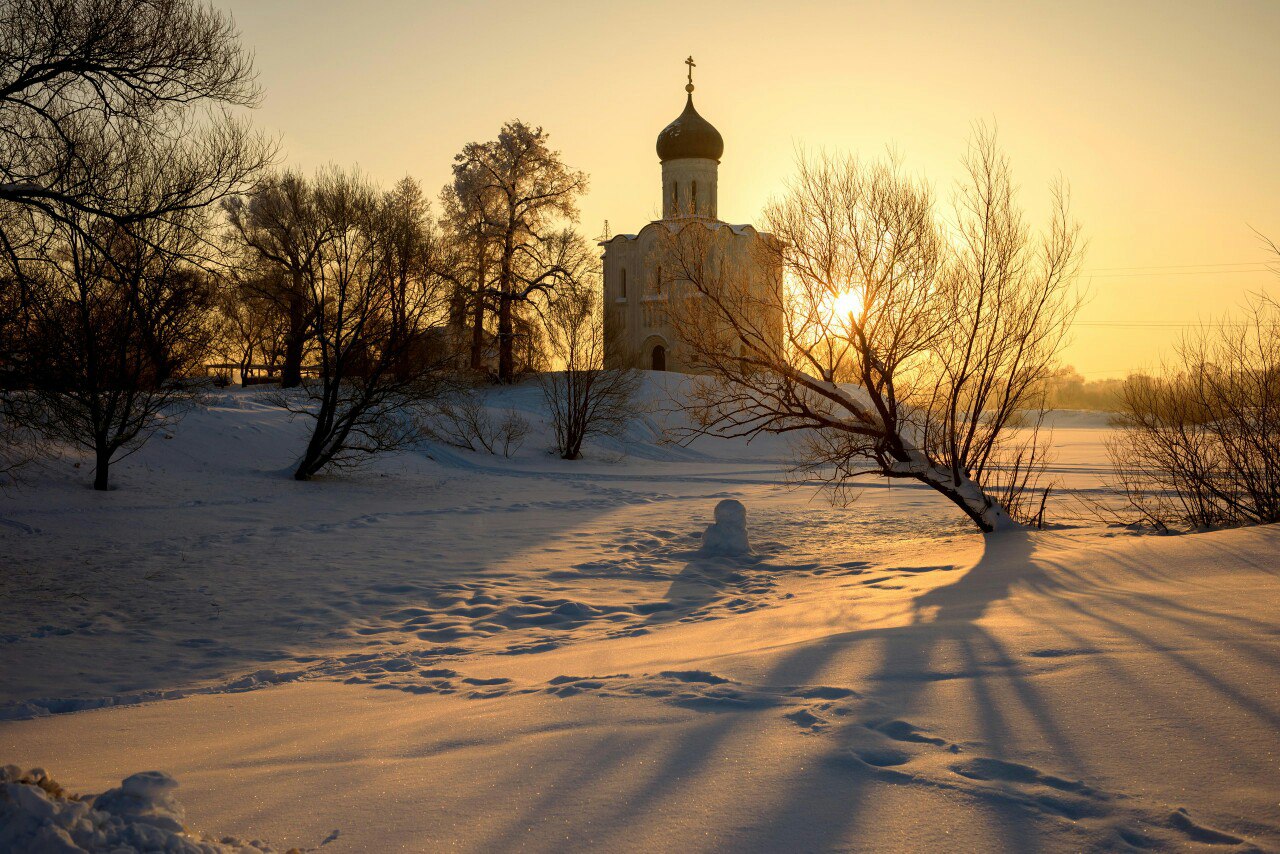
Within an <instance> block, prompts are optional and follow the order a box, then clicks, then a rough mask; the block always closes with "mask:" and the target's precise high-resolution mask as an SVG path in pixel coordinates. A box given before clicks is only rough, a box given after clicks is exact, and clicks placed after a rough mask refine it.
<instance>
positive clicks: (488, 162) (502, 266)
mask: <svg viewBox="0 0 1280 854" xmlns="http://www.w3.org/2000/svg"><path fill="white" fill-rule="evenodd" d="M453 171H454V184H453V190H454V194H455V195H456V196H457V197H458V200H459V207H460V209H461V210H462V211H465V216H464V217H463V222H464V223H474V227H475V228H476V229H477V231H476V235H475V238H474V244H475V248H476V256H477V261H476V264H477V267H478V268H479V269H480V270H481V275H480V276H479V277H478V278H477V283H476V287H477V300H479V299H480V295H481V294H483V295H485V296H487V297H488V299H489V300H491V301H492V304H493V305H494V309H495V313H496V315H497V328H498V379H499V381H500V382H512V381H513V380H514V378H515V373H516V361H515V353H516V325H517V317H516V314H517V312H519V311H520V307H522V306H525V305H527V304H529V303H530V302H532V301H533V300H535V299H539V298H544V297H546V295H547V294H549V293H551V292H552V291H554V289H555V287H556V285H557V284H559V283H560V281H562V280H563V279H564V277H565V275H566V271H565V269H564V268H563V267H562V266H561V264H562V262H563V260H564V253H565V252H566V251H567V250H569V249H570V248H571V247H572V246H573V244H574V241H575V239H576V237H575V235H574V234H573V233H572V231H571V230H569V229H568V228H567V227H566V224H568V223H573V222H575V221H576V220H577V217H578V207H577V204H578V198H579V197H580V196H581V195H582V194H583V193H585V192H586V189H587V176H586V174H585V173H582V172H578V171H576V170H573V169H570V168H569V167H568V166H566V165H565V164H564V162H563V161H562V160H561V159H560V153H559V152H558V151H555V150H553V149H552V148H551V147H550V145H549V144H548V135H547V134H546V133H545V132H544V131H543V130H542V128H533V127H530V126H529V125H527V124H525V123H524V122H520V121H511V122H507V123H506V124H505V125H503V127H502V131H501V132H500V133H499V134H498V138H497V139H495V140H491V141H489V142H483V143H479V142H472V143H468V144H467V145H466V146H465V147H464V148H463V149H462V152H461V153H460V154H458V155H457V156H456V157H455V158H454V166H453ZM466 227H470V226H464V228H466ZM464 233H465V232H464ZM488 252H492V253H493V257H492V261H490V262H486V261H485V260H484V259H485V258H486V257H488V256H487V254H486V253H488ZM486 264H489V265H491V268H490V267H487V266H486ZM485 269H491V272H490V273H489V274H488V277H485V276H484V275H483V271H484V270H485ZM476 305H477V308H476V312H477V316H478V317H482V316H483V310H484V304H483V303H481V302H477V303H476ZM474 329H476V330H479V329H480V324H477V325H476V326H475V327H474ZM476 334H480V333H479V332H477V333H476Z"/></svg>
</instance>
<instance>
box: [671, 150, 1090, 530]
mask: <svg viewBox="0 0 1280 854" xmlns="http://www.w3.org/2000/svg"><path fill="white" fill-rule="evenodd" d="M964 163H965V166H966V175H965V179H964V180H963V181H961V182H960V184H959V186H958V187H957V191H956V204H955V209H954V214H953V216H952V218H951V219H952V222H953V225H951V226H945V225H944V224H943V221H942V219H941V218H940V217H939V216H938V214H937V212H936V211H935V205H934V201H933V198H932V196H931V193H930V191H929V188H928V187H927V185H925V184H924V183H923V182H921V181H918V180H915V179H912V178H910V177H908V176H907V175H905V174H904V173H903V172H902V170H901V169H900V167H898V166H897V165H896V164H895V163H893V162H885V163H865V162H862V161H860V160H857V159H855V158H846V159H840V158H835V157H817V158H802V159H801V160H800V162H799V165H798V173H797V175H796V177H795V178H794V180H792V182H791V183H790V184H789V186H788V187H787V191H786V192H785V194H784V195H783V196H782V197H781V198H780V199H779V200H777V201H776V202H774V203H772V204H771V205H770V206H769V207H768V208H767V210H766V213H765V221H766V227H767V229H768V230H769V231H770V232H772V234H773V238H772V239H762V240H760V241H758V242H757V243H756V251H757V252H759V253H761V254H762V256H763V257H761V258H759V259H757V261H758V262H760V263H757V264H754V265H751V267H752V268H753V269H763V270H771V271H773V274H772V276H771V277H770V278H769V279H768V280H767V281H759V280H758V279H751V278H748V276H747V275H745V274H744V272H743V269H740V267H745V266H746V265H735V264H734V263H733V261H732V258H731V257H730V256H726V255H725V254H724V253H723V252H719V251H717V246H716V243H717V241H718V240H720V239H721V234H720V230H718V229H716V228H714V227H708V225H707V224H705V223H702V222H698V221H694V222H690V223H688V224H684V225H683V226H681V227H679V228H676V229H672V230H669V236H668V238H667V239H666V240H665V245H664V247H663V251H664V252H665V253H666V254H667V256H668V257H669V259H670V260H668V261H666V262H665V266H664V269H665V270H667V271H668V274H669V278H670V279H671V296H670V298H669V307H668V310H669V312H670V315H671V318H672V323H673V324H674V325H675V326H676V328H677V331H678V333H679V335H680V337H681V339H682V341H683V343H684V346H685V347H687V348H688V353H689V359H690V362H691V364H692V365H693V366H694V367H695V368H696V369H699V370H700V371H702V372H704V373H705V374H706V375H707V376H706V377H704V378H702V379H701V380H700V381H698V382H696V383H695V384H694V389H693V392H692V397H691V399H690V410H691V413H692V414H693V416H694V427H693V428H692V430H691V431H690V432H692V433H696V434H700V433H705V434H712V435H718V436H752V435H755V434H758V433H762V432H765V433H798V434H799V441H798V442H797V443H796V444H797V450H798V452H799V464H800V465H801V467H803V468H805V469H807V470H809V471H810V472H811V473H813V474H815V475H817V476H820V477H825V478H828V479H829V480H830V482H831V483H832V484H833V485H835V486H836V487H837V488H838V489H843V488H846V487H848V486H849V485H850V484H852V483H854V480H853V479H854V478H857V477H861V476H880V477H888V478H904V479H910V480H915V481H918V482H920V483H923V484H926V485H928V486H929V487H931V488H933V489H935V490H937V491H938V492H940V493H941V494H942V495H944V496H946V497H947V498H948V499H949V500H951V501H952V502H954V503H955V504H956V506H958V507H959V508H960V509H961V510H963V511H964V512H965V513H966V514H967V515H968V516H969V518H970V519H972V520H973V522H974V524H975V525H977V526H978V527H979V528H980V529H982V530H983V531H994V530H997V529H1000V528H1003V527H1007V526H1010V525H1012V524H1014V521H1013V519H1011V518H1010V511H1011V510H1013V511H1014V512H1015V513H1016V515H1018V516H1019V517H1021V518H1023V519H1030V518H1031V517H1033V516H1035V515H1036V514H1037V512H1038V510H1039V509H1040V508H1039V506H1038V503H1037V501H1035V500H1033V499H1032V495H1033V492H1032V487H1033V486H1034V483H1035V475H1036V473H1037V471H1038V462H1039V461H1040V460H1041V458H1042V455H1043V447H1042V444H1041V442H1040V439H1039V436H1038V431H1037V430H1036V429H1035V426H1036V424H1037V423H1038V419H1037V417H1036V415H1035V413H1037V412H1040V411H1042V409H1043V390H1044V380H1045V379H1046V378H1047V377H1048V376H1049V374H1050V373H1051V371H1052V370H1053V368H1054V358H1055V356H1056V354H1057V353H1058V351H1059V349H1060V347H1061V345H1062V343H1063V340H1064V336H1065V334H1066V331H1067V327H1068V325H1069V323H1070V321H1071V319H1072V317H1073V316H1074V314H1075V311H1076V307H1077V298H1076V292H1075V289H1074V286H1073V281H1074V277H1075V274H1076V271H1077V268H1078V264H1079V257H1080V248H1081V247H1080V238H1079V228H1078V227H1077V226H1076V225H1075V224H1074V223H1073V222H1072V221H1071V220H1070V218H1069V214H1068V207H1067V198H1066V194H1065V192H1063V191H1061V190H1055V192H1054V194H1053V199H1054V206H1053V209H1052V211H1051V217H1050V221H1049V224H1048V226H1047V227H1046V229H1045V230H1044V232H1043V233H1040V234H1035V233H1033V232H1032V231H1031V230H1030V229H1029V228H1028V226H1027V225H1026V224H1025V222H1024V220H1023V215H1022V212H1021V210H1020V209H1019V207H1018V205H1017V201H1016V192H1015V189H1014V186H1013V183H1012V179H1011V176H1010V168H1009V164H1008V161H1007V159H1006V158H1005V157H1004V156H1003V155H1002V154H1001V153H1000V151H999V149H998V147H997V145H996V140H995V135H994V133H992V132H990V131H987V130H986V129H984V128H981V127H980V128H979V129H978V130H977V132H976V134H975V137H974V140H973V143H972V145H971V147H970V150H969V153H968V155H967V157H966V158H965V161H964ZM1028 412H1030V413H1031V416H1030V424H1029V425H1028V424H1027V421H1026V418H1027V415H1026V413H1028ZM1026 426H1030V428H1031V429H1015V428H1019V427H1026ZM1041 495H1043V493H1041Z"/></svg>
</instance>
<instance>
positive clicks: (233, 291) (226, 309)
mask: <svg viewBox="0 0 1280 854" xmlns="http://www.w3.org/2000/svg"><path fill="white" fill-rule="evenodd" d="M265 275H267V276H273V277H275V278H277V279H278V278H279V276H280V274H279V273H278V272H269V273H267V274H265ZM221 285H222V286H221V287H220V288H219V291H218V295H217V304H216V306H215V312H214V329H215V345H214V349H215V351H216V352H217V354H218V358H219V360H220V361H221V362H223V363H224V364H228V365H233V366H234V367H235V369H236V370H238V371H239V372H240V377H241V382H243V383H245V384H248V382H249V381H250V376H251V374H252V373H253V370H254V369H255V367H257V366H261V367H263V368H264V369H265V371H266V376H267V378H268V379H270V378H271V377H272V376H274V375H275V374H276V373H277V372H278V371H279V370H280V368H281V361H282V359H283V355H284V351H285V349H286V341H287V340H288V337H289V326H290V318H289V316H288V314H287V313H286V312H285V311H283V310H281V308H280V305H279V303H278V301H276V300H275V299H274V298H273V297H271V296H264V294H277V293H280V292H281V290H282V286H280V285H279V284H278V282H277V283H271V282H262V281H258V280H256V278H255V277H253V276H242V275H241V274H240V271H232V272H231V275H230V276H228V277H225V278H224V279H223V281H222V283H221Z"/></svg>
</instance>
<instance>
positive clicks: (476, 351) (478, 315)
mask: <svg viewBox="0 0 1280 854" xmlns="http://www.w3.org/2000/svg"><path fill="white" fill-rule="evenodd" d="M471 370H473V371H481V370H484V278H483V277H481V278H480V279H479V284H478V286H477V287H476V306H475V314H474V316H473V318H472V320H471Z"/></svg>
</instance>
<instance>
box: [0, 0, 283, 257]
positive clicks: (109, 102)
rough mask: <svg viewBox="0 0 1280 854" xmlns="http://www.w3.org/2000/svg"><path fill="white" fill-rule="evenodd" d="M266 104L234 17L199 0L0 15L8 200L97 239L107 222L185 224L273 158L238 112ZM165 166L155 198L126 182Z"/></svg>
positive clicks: (2, 147)
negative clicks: (185, 217)
mask: <svg viewBox="0 0 1280 854" xmlns="http://www.w3.org/2000/svg"><path fill="white" fill-rule="evenodd" d="M257 98H258V89H257V86H256V83H255V81H254V77H253V69H252V62H251V58H250V56H249V54H248V53H246V52H245V51H244V50H243V48H242V47H241V45H240V43H239V40H238V36H237V33H236V30H235V27H234V25H233V24H232V23H231V20H230V18H229V17H228V16H226V15H225V14H224V13H221V12H218V11H215V10H213V9H210V8H208V7H206V6H204V5H201V4H198V3H196V2H193V0H96V2H76V0H13V2H10V3H6V4H5V7H4V11H3V13H2V14H0V202H4V203H7V204H8V205H10V206H12V205H17V206H23V207H27V208H31V209H35V210H38V211H39V212H41V214H42V215H44V216H45V217H47V218H50V219H57V220H60V221H61V222H62V224H63V225H64V226H69V227H77V228H78V227H83V228H84V229H85V231H84V232H83V233H84V236H85V237H86V238H92V235H94V234H96V233H98V231H99V230H98V228H97V221H98V220H107V221H109V222H111V223H113V224H114V225H115V226H116V227H118V228H124V229H126V230H128V229H131V228H132V226H133V224H134V223H139V222H142V221H145V220H149V219H156V218H165V217H170V216H173V217H176V218H180V217H181V216H182V214H183V212H185V211H187V210H190V209H192V208H193V207H199V206H202V205H207V204H209V203H211V202H215V201H217V200H218V199H220V198H222V197H223V196H226V195H228V194H230V193H233V192H235V191H237V190H238V189H239V188H240V187H241V185H242V184H243V182H244V180H245V179H246V177H248V176H250V175H252V174H253V173H254V172H255V171H256V170H257V169H259V168H261V167H262V166H263V165H264V164H265V163H266V162H267V161H268V160H269V159H270V156H271V150H270V147H269V146H267V145H266V144H264V143H263V141H262V140H261V139H260V138H259V137H257V136H255V135H254V134H252V133H251V132H250V131H249V130H248V129H247V127H246V126H245V125H244V124H243V123H242V122H240V121H238V120H235V119H233V118H232V117H231V116H230V114H229V113H228V112H227V111H228V109H229V108H233V107H242V106H251V105H253V104H254V103H256V101H257ZM158 166H162V168H163V170H164V172H165V175H166V179H165V181H163V182H162V183H161V184H159V185H157V186H156V187H153V188H151V189H150V191H149V192H147V193H146V194H139V193H138V192H137V191H136V190H137V188H136V186H135V184H134V183H133V182H132V181H130V180H127V178H126V176H132V175H138V174H145V173H148V172H152V171H154V170H155V169H156V168H157V167H158ZM72 212H74V214H75V216H71V213H72ZM3 219H4V218H3V217H0V239H3V241H4V243H5V244H6V250H7V251H6V254H7V255H10V256H12V254H13V252H12V251H11V250H12V247H9V246H8V244H10V243H11V242H12V238H11V236H10V235H9V233H8V231H9V229H7V228H6V227H5V225H4V221H3Z"/></svg>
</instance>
